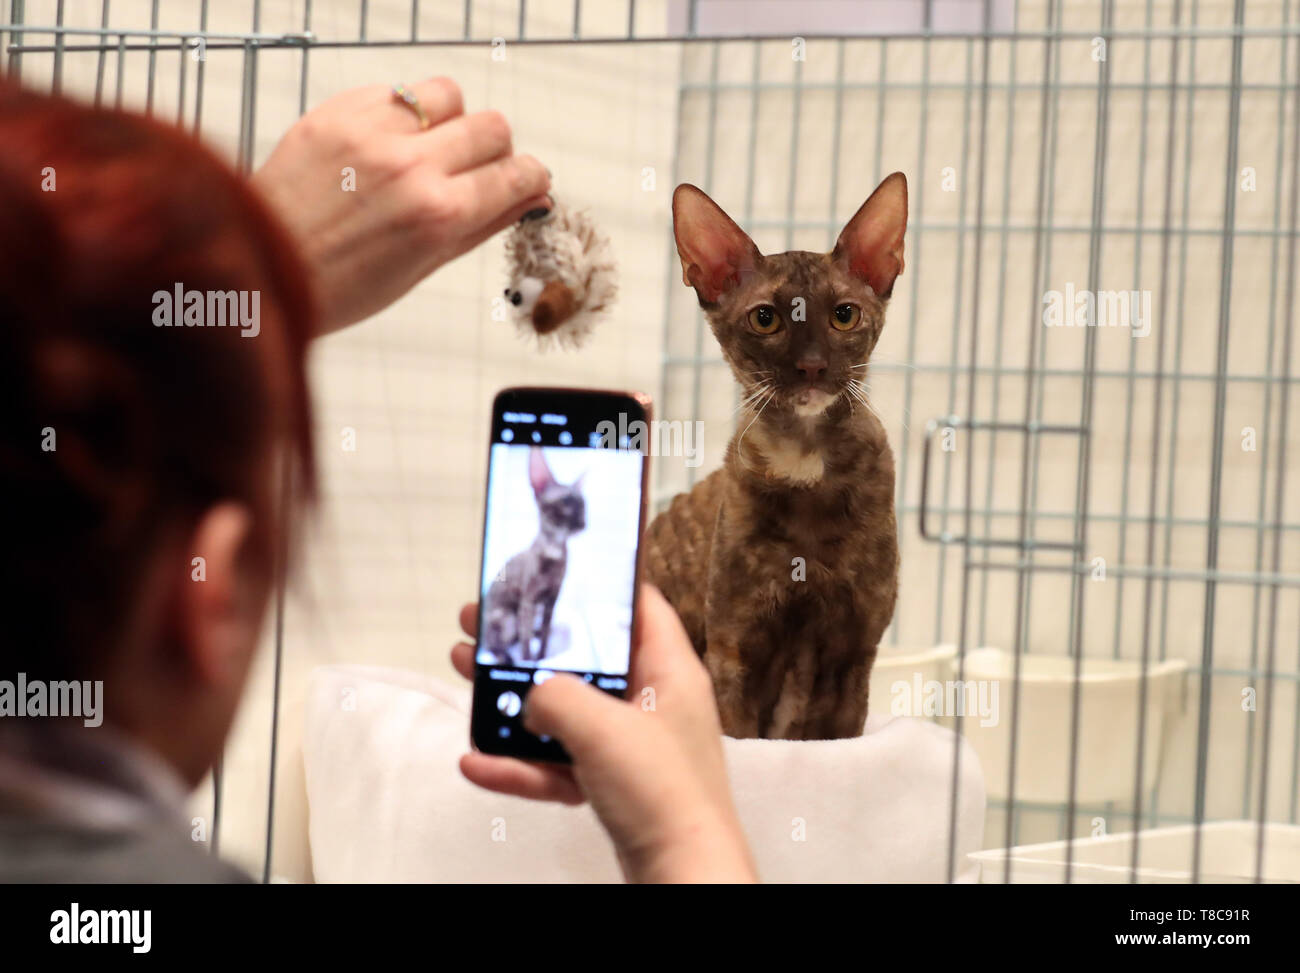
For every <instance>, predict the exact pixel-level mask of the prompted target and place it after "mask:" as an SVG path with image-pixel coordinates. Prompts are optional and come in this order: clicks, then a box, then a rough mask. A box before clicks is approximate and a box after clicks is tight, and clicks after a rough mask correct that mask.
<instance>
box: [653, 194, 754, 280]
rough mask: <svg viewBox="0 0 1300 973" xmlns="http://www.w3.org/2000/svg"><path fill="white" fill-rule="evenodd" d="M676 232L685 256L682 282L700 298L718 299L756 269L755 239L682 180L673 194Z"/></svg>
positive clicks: (681, 253)
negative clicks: (742, 275)
mask: <svg viewBox="0 0 1300 973" xmlns="http://www.w3.org/2000/svg"><path fill="white" fill-rule="evenodd" d="M673 235H674V236H675V237H676V238H677V255H678V256H679V257H681V258H682V282H683V283H685V284H688V285H690V286H691V287H694V288H695V292H696V293H697V294H699V295H700V300H702V301H705V302H707V303H712V302H714V301H716V300H717V299H718V298H719V297H721V296H722V295H723V294H725V293H726V292H727V291H729V290H731V288H733V287H735V286H736V285H737V284H738V283H740V277H741V274H745V273H748V272H750V271H752V270H753V269H754V265H755V264H756V263H757V262H758V258H759V257H760V256H761V255H760V254H759V252H758V247H756V246H754V241H753V240H751V239H750V238H749V237H748V236H746V235H745V231H744V230H742V229H741V228H740V227H738V226H737V225H736V224H735V222H734V221H733V220H732V219H731V217H730V216H728V215H727V214H726V213H724V212H723V211H722V208H721V207H720V206H718V204H717V203H715V202H714V201H713V200H711V199H709V197H708V195H707V194H706V193H705V192H704V191H703V190H702V189H697V188H696V187H695V186H692V185H691V184H690V183H682V184H681V185H680V186H678V187H677V189H676V191H675V192H674V193H673Z"/></svg>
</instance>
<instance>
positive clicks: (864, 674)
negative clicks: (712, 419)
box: [645, 172, 907, 740]
mask: <svg viewBox="0 0 1300 973" xmlns="http://www.w3.org/2000/svg"><path fill="white" fill-rule="evenodd" d="M906 226H907V180H906V178H905V177H904V176H903V174H902V173H899V172H896V173H894V174H893V175H891V176H889V177H888V178H886V179H885V180H884V181H883V182H882V183H881V184H880V185H879V186H878V187H877V188H876V190H875V192H873V193H872V194H871V196H870V198H869V199H868V200H867V201H866V202H865V203H863V205H862V207H861V208H860V209H859V210H858V211H857V213H856V214H855V215H854V216H853V218H852V219H851V220H850V221H849V222H848V224H847V225H846V226H845V227H844V229H843V231H841V233H840V235H839V239H838V241H837V242H836V244H835V248H834V249H833V250H832V251H831V252H830V253H828V254H825V253H809V252H806V251H791V252H788V253H777V254H770V255H767V256H764V255H762V254H760V253H759V251H758V248H757V247H755V245H754V243H753V241H751V240H750V238H749V237H748V236H747V235H746V234H745V233H744V231H743V230H741V229H740V227H739V226H737V225H736V224H735V223H734V222H732V220H731V219H730V217H728V216H727V214H726V213H724V212H723V211H722V209H721V208H720V207H719V206H718V205H717V204H716V203H714V202H713V200H712V199H710V198H709V197H708V196H707V195H705V193H704V192H702V191H701V190H699V189H697V188H696V187H694V186H691V185H689V184H683V185H681V186H678V187H677V190H676V191H675V192H674V194H673V232H674V235H675V237H676V241H677V252H678V255H679V256H680V258H681V262H682V278H683V280H684V282H685V283H686V284H688V285H689V286H691V287H693V288H694V289H695V291H696V294H697V296H698V298H699V302H700V307H701V308H703V310H704V313H705V316H706V317H707V319H708V322H709V327H710V328H711V329H712V331H713V334H714V336H715V337H716V338H717V340H718V344H719V345H721V347H722V353H723V356H724V357H725V359H726V361H727V363H728V364H729V365H730V367H731V371H732V374H733V375H734V376H735V378H736V380H737V381H738V382H739V383H740V386H741V389H742V392H743V395H744V399H743V406H742V409H741V413H742V414H741V420H740V423H739V424H738V426H737V432H736V433H735V434H733V436H732V439H731V441H730V443H728V445H727V450H726V454H725V457H724V460H723V465H722V467H721V468H720V469H718V470H716V471H715V472H714V473H712V474H711V475H710V476H708V477H706V478H705V479H704V480H702V481H701V482H700V483H698V484H697V485H696V486H695V488H694V489H693V490H691V491H690V492H689V493H685V494H679V495H678V496H677V497H675V498H674V499H673V500H672V502H671V504H670V505H669V507H668V508H667V509H666V510H665V511H664V512H663V513H662V514H660V515H659V516H658V517H657V518H656V519H655V520H654V522H653V523H652V524H651V525H650V528H649V529H648V531H647V535H646V541H647V543H646V549H647V550H646V561H645V569H646V572H647V575H648V577H649V580H650V581H652V582H653V583H654V584H655V585H657V586H658V587H659V588H660V590H662V591H663V593H664V595H665V596H666V597H667V598H668V600H669V601H670V602H671V603H672V605H673V607H674V608H675V609H676V610H677V613H678V615H679V616H680V617H681V619H682V622H683V624H684V625H685V628H686V631H687V633H688V635H689V636H690V638H691V641H692V643H693V644H694V646H695V649H696V651H697V652H698V653H699V654H700V655H701V657H702V658H703V660H704V663H705V666H706V668H707V669H708V671H709V674H710V676H711V677H712V679H713V685H714V691H715V695H716V697H717V703H718V711H719V715H720V716H721V719H722V727H723V732H725V733H726V734H727V735H729V736H733V737H765V738H777V739H793V740H816V739H837V738H842V737H854V736H859V735H861V733H862V729H863V723H864V722H865V720H866V715H867V697H868V690H869V680H870V676H871V666H872V663H873V662H874V661H875V656H876V649H877V646H878V645H879V642H880V638H881V635H882V634H883V633H884V631H885V628H886V627H887V626H888V624H889V621H890V619H891V618H892V617H893V613H894V603H895V600H896V598H897V593H898V565H899V560H898V538H897V528H896V525H895V520H894V459H893V453H892V452H891V450H890V448H889V442H888V439H887V438H886V435H885V429H884V426H883V425H882V424H881V422H880V420H879V418H878V417H877V416H876V415H875V413H874V410H873V409H872V408H871V406H870V405H869V404H868V401H867V398H866V390H865V386H864V385H862V384H860V383H861V380H862V379H863V378H864V377H865V371H866V368H867V362H868V360H869V359H870V357H871V353H872V350H873V349H874V348H875V346H876V342H877V340H878V339H879V337H880V332H881V329H882V327H883V326H884V314H885V307H886V303H887V301H888V298H889V295H890V293H891V291H892V290H893V286H894V280H895V278H896V277H897V276H898V275H899V274H900V273H901V272H902V270H903V234H904V232H905V230H906Z"/></svg>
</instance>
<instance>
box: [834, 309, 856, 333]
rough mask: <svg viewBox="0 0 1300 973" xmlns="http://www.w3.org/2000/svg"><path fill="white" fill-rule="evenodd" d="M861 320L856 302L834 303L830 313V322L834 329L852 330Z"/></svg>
mask: <svg viewBox="0 0 1300 973" xmlns="http://www.w3.org/2000/svg"><path fill="white" fill-rule="evenodd" d="M861 320H862V312H861V311H860V310H859V309H858V306H857V305H856V304H836V305H835V310H834V312H833V313H832V314H831V324H832V325H833V326H834V328H835V330H836V331H852V330H853V329H854V328H856V327H857V326H858V322H859V321H861Z"/></svg>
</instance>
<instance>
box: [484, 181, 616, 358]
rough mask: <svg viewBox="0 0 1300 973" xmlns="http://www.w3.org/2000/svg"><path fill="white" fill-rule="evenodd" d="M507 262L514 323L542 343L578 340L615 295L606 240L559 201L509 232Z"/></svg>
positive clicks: (584, 218)
mask: <svg viewBox="0 0 1300 973" xmlns="http://www.w3.org/2000/svg"><path fill="white" fill-rule="evenodd" d="M506 263H507V266H508V269H509V279H510V285H509V286H508V287H507V288H506V292H505V297H506V300H507V301H509V302H510V304H511V305H513V314H514V318H515V324H516V326H517V327H518V328H519V330H520V331H521V332H522V333H524V334H529V333H531V334H535V335H537V337H538V339H539V341H540V343H541V345H542V347H547V346H548V345H551V344H559V345H563V346H567V347H575V348H576V347H577V346H578V345H580V344H582V342H583V341H584V340H586V338H587V336H588V335H590V334H591V331H592V329H593V328H594V327H595V325H596V321H597V320H598V319H599V317H600V315H601V314H602V313H603V312H604V311H605V310H606V309H608V307H609V306H610V304H612V303H613V301H614V297H615V295H616V294H617V293H618V281H617V279H616V274H617V271H616V268H615V266H614V257H613V254H612V253H611V252H610V247H609V239H608V238H607V237H606V236H605V235H604V234H603V233H601V232H600V231H599V230H597V229H596V228H595V226H594V225H593V224H592V222H591V220H590V219H589V218H588V216H587V214H586V213H585V212H582V211H579V210H571V209H569V208H568V207H567V206H565V205H564V204H563V203H560V202H558V201H557V202H556V204H555V206H554V208H553V209H551V211H550V212H549V213H546V214H544V215H537V216H534V215H533V214H531V213H530V214H529V215H528V216H526V217H524V219H523V220H521V221H520V222H519V224H518V225H517V226H515V227H514V228H513V229H512V230H511V231H510V233H509V235H508V236H507V237H506Z"/></svg>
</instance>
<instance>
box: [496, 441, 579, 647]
mask: <svg viewBox="0 0 1300 973" xmlns="http://www.w3.org/2000/svg"><path fill="white" fill-rule="evenodd" d="M582 479H583V478H582V477H581V476H579V477H578V479H577V480H575V481H574V482H573V483H570V484H568V485H565V484H562V483H557V482H556V480H555V477H554V476H552V475H551V469H550V467H549V466H547V464H546V457H545V456H543V455H542V451H541V449H540V448H539V447H537V446H532V447H530V448H529V451H528V481H529V484H530V485H531V486H532V488H533V496H534V498H535V499H536V501H537V513H538V520H539V521H540V525H541V526H540V529H539V530H538V533H537V539H536V540H534V541H533V543H532V544H531V545H530V546H529V547H527V548H525V549H524V550H522V551H520V552H519V553H518V554H516V555H515V556H514V557H512V558H511V559H510V560H509V561H507V562H506V566H505V567H504V568H502V569H501V571H500V573H499V574H498V575H497V576H496V578H495V579H494V580H493V582H492V584H491V586H490V587H489V588H488V592H487V597H486V600H485V602H484V607H483V639H482V647H483V648H485V649H487V650H488V651H489V652H491V653H492V654H493V655H495V656H496V657H497V659H498V661H500V662H502V663H511V662H513V663H514V664H523V663H526V662H532V663H537V662H540V661H541V660H542V659H545V658H546V657H547V653H548V652H549V650H550V640H551V615H552V613H553V612H554V611H555V602H556V600H557V599H558V598H559V597H560V587H561V585H563V584H564V575H565V572H566V570H567V567H568V561H569V552H568V540H569V538H570V537H572V536H573V535H574V534H576V533H578V532H579V531H581V530H583V529H584V528H585V527H586V526H587V504H586V501H585V500H584V499H583V496H582ZM534 639H536V640H537V648H536V649H535V650H534V649H533V640H534ZM516 645H517V646H518V648H517V651H516V652H515V653H513V654H512V653H511V651H510V650H511V648H512V647H514V646H516Z"/></svg>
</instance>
